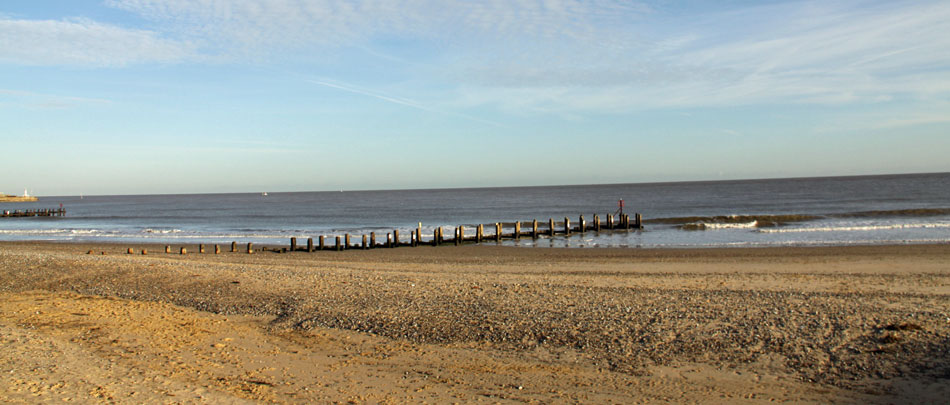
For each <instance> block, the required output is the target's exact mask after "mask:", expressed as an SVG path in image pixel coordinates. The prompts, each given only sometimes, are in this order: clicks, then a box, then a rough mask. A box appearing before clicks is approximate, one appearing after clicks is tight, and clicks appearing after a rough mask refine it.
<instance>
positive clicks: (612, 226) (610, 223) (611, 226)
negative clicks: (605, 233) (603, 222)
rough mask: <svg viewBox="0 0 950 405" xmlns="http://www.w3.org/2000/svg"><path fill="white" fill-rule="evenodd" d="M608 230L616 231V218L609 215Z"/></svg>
mask: <svg viewBox="0 0 950 405" xmlns="http://www.w3.org/2000/svg"><path fill="white" fill-rule="evenodd" d="M607 229H614V216H613V215H611V214H607Z"/></svg>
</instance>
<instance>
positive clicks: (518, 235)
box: [515, 221, 521, 239]
mask: <svg viewBox="0 0 950 405" xmlns="http://www.w3.org/2000/svg"><path fill="white" fill-rule="evenodd" d="M515 239H521V221H516V222H515Z"/></svg>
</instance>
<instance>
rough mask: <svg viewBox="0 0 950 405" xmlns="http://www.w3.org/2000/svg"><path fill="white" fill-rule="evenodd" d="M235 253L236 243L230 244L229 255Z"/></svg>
mask: <svg viewBox="0 0 950 405" xmlns="http://www.w3.org/2000/svg"><path fill="white" fill-rule="evenodd" d="M235 252H237V242H231V253H235Z"/></svg>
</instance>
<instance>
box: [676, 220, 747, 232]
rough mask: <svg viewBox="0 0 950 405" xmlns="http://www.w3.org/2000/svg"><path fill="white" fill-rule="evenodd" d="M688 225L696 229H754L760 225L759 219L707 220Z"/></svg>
mask: <svg viewBox="0 0 950 405" xmlns="http://www.w3.org/2000/svg"><path fill="white" fill-rule="evenodd" d="M687 226H688V227H695V229H701V230H707V231H708V230H719V229H753V228H755V227H757V226H759V221H752V222H738V223H715V222H714V223H706V222H697V223H692V224H688V225H687Z"/></svg>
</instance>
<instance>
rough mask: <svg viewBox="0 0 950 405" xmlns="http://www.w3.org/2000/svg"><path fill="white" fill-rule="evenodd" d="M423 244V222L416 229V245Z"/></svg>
mask: <svg viewBox="0 0 950 405" xmlns="http://www.w3.org/2000/svg"><path fill="white" fill-rule="evenodd" d="M420 243H422V222H420V223H419V226H417V227H416V245H418V244H420Z"/></svg>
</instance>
